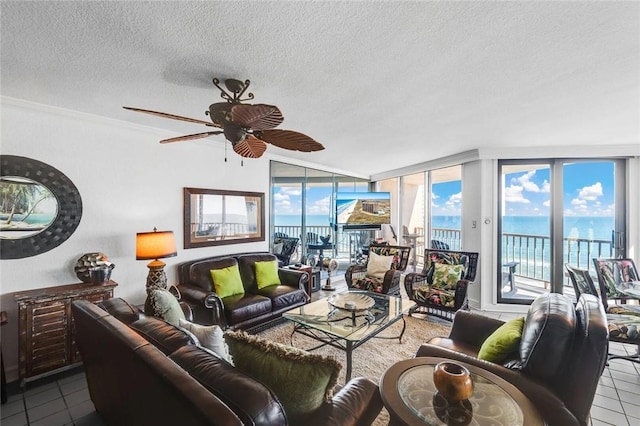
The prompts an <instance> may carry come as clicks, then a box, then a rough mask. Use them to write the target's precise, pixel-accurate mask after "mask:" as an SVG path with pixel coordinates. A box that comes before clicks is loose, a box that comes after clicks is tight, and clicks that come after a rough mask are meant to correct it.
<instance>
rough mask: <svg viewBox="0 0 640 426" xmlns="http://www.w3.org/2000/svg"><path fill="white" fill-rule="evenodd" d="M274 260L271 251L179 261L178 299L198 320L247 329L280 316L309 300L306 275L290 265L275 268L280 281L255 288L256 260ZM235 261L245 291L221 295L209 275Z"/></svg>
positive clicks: (202, 322)
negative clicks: (274, 284)
mask: <svg viewBox="0 0 640 426" xmlns="http://www.w3.org/2000/svg"><path fill="white" fill-rule="evenodd" d="M271 260H274V261H277V258H276V257H275V256H274V255H273V254H271V253H243V254H234V255H224V256H214V257H208V258H204V259H197V260H191V261H188V262H184V263H181V264H179V265H178V282H179V284H178V285H177V286H176V287H177V288H178V290H179V291H180V295H181V300H182V301H183V302H185V303H187V304H189V306H191V308H192V309H193V316H194V321H195V322H197V323H198V324H218V325H220V326H222V328H232V329H243V330H244V329H248V328H252V327H256V326H259V325H262V324H264V323H266V322H268V321H270V320H273V319H276V318H278V317H280V316H281V315H282V314H283V313H284V312H286V311H288V310H290V309H293V308H296V307H298V306H302V305H304V304H305V303H307V302H308V301H309V295H308V294H307V292H306V291H305V288H306V287H307V280H308V279H309V278H308V275H307V274H306V273H305V272H301V271H296V270H292V269H283V268H279V269H278V275H279V277H280V281H281V283H282V285H278V286H269V287H266V288H263V289H258V286H257V283H256V275H255V263H256V262H264V261H271ZM236 264H237V265H238V268H239V269H240V277H241V279H242V284H243V286H244V294H242V295H233V296H227V297H220V296H219V295H218V294H216V292H215V287H214V285H213V280H212V278H211V270H212V269H222V268H227V267H230V266H233V265H236Z"/></svg>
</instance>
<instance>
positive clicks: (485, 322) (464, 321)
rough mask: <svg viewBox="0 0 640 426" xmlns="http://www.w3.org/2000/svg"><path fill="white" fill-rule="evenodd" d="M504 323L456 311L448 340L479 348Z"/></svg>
mask: <svg viewBox="0 0 640 426" xmlns="http://www.w3.org/2000/svg"><path fill="white" fill-rule="evenodd" d="M502 324H504V321H501V320H498V319H494V318H489V317H486V316H484V315H478V314H473V313H471V312H467V311H457V312H456V315H455V316H454V318H453V325H452V326H451V333H450V334H449V338H450V339H451V340H453V341H455V342H460V343H463V344H466V345H469V346H472V347H477V348H478V349H480V346H482V344H483V343H484V341H485V340H487V337H489V336H490V335H491V334H492V333H493V332H494V331H496V330H497V329H498V327H500V326H501V325H502Z"/></svg>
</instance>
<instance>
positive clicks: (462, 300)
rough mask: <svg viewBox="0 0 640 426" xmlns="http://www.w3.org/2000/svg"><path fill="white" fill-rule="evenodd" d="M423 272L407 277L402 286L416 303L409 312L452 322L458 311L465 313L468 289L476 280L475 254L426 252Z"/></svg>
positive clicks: (467, 306)
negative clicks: (462, 310) (461, 310)
mask: <svg viewBox="0 0 640 426" xmlns="http://www.w3.org/2000/svg"><path fill="white" fill-rule="evenodd" d="M424 259H425V263H424V268H423V270H422V272H417V273H411V274H407V276H406V277H405V278H404V286H405V289H406V290H407V295H408V296H409V299H411V300H413V301H414V302H415V303H416V304H415V306H413V307H412V308H410V309H409V315H411V314H412V313H414V312H418V313H424V314H429V315H434V316H437V317H440V318H444V319H448V320H452V319H453V315H454V314H455V312H456V311H458V310H460V309H464V310H468V309H469V303H468V299H467V287H468V285H469V284H471V283H472V282H473V281H474V280H475V278H476V270H477V268H478V253H473V252H466V251H449V250H434V249H426V250H425V251H424Z"/></svg>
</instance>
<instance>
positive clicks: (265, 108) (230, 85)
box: [123, 78, 324, 161]
mask: <svg viewBox="0 0 640 426" xmlns="http://www.w3.org/2000/svg"><path fill="white" fill-rule="evenodd" d="M213 84H214V85H215V86H216V87H217V88H218V89H219V90H220V97H222V98H223V99H225V100H226V102H217V103H213V104H211V105H209V110H208V111H205V114H206V115H208V116H209V118H210V119H211V121H204V120H199V119H197V118H189V117H182V116H179V115H174V114H168V113H165V112H159V111H151V110H148V109H142V108H133V107H126V106H125V107H123V108H124V109H128V110H131V111H137V112H143V113H146V114H151V115H156V116H159V117H164V118H171V119H173V120H180V121H188V122H190V123H197V124H204V125H205V126H207V127H215V128H218V129H221V130H211V131H207V132H202V133H194V134H191V135H185V136H178V137H175V138H170V139H163V140H161V141H160V143H171V142H181V141H188V140H194V139H202V138H206V137H209V136H212V135H220V134H223V135H224V137H225V138H226V139H227V140H228V141H229V142H231V146H232V147H233V150H234V151H235V152H236V153H238V154H239V155H241V156H242V157H245V158H259V157H261V156H262V154H264V152H265V150H266V149H267V143H269V144H271V145H275V146H277V147H279V148H283V149H288V150H291V151H302V152H312V151H320V150H322V149H324V146H322V144H320V143H319V142H316V141H315V140H313V139H312V138H311V137H309V136H307V135H305V134H302V133H300V132H295V131H293V130H281V129H276V127H278V126H279V125H280V124H281V123H282V122H283V121H284V117H283V116H282V113H281V112H280V109H278V107H277V106H274V105H266V104H253V105H252V104H245V103H242V102H244V101H248V100H251V99H253V93H247V95H246V98H244V99H243V98H242V96H243V95H244V94H245V92H246V91H247V89H248V88H249V85H250V84H251V82H250V81H249V80H245V81H244V82H243V81H240V80H235V79H227V80H225V81H224V84H225V86H226V88H227V90H225V89H223V88H222V87H220V80H218V79H217V78H214V79H213ZM225 161H226V158H225Z"/></svg>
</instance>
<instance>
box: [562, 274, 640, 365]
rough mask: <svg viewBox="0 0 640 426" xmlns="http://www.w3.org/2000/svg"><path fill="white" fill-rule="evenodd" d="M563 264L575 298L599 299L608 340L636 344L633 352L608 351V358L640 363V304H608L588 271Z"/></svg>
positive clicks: (603, 292) (603, 293)
mask: <svg viewBox="0 0 640 426" xmlns="http://www.w3.org/2000/svg"><path fill="white" fill-rule="evenodd" d="M564 266H565V268H566V269H567V272H569V278H570V279H571V283H572V284H573V289H574V290H575V292H576V299H579V298H580V296H582V295H583V294H591V295H594V296H596V297H598V298H599V299H600V302H601V303H602V305H603V306H604V309H605V312H606V314H607V323H608V327H609V341H611V342H619V343H627V344H631V345H636V346H637V351H636V353H635V354H632V355H618V354H612V353H609V355H608V359H609V360H612V359H626V360H628V361H632V362H637V363H640V335H639V334H638V330H640V306H632V305H609V304H608V302H607V295H606V291H605V290H604V288H603V287H602V284H600V292H599V293H598V291H597V290H596V286H595V285H594V283H593V279H592V278H591V274H589V271H587V270H586V269H580V268H576V267H574V266H571V265H569V264H568V263H565V265H564ZM601 295H602V297H601Z"/></svg>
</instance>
